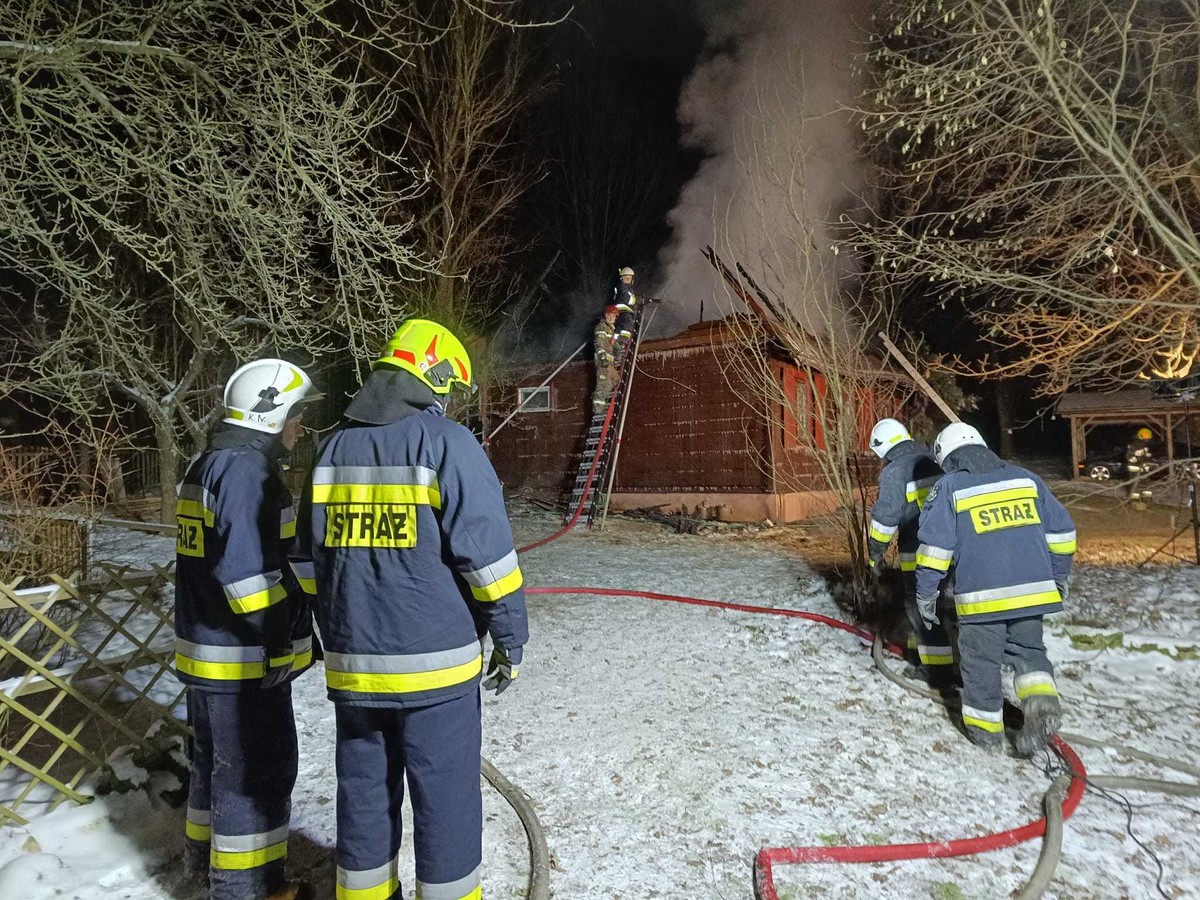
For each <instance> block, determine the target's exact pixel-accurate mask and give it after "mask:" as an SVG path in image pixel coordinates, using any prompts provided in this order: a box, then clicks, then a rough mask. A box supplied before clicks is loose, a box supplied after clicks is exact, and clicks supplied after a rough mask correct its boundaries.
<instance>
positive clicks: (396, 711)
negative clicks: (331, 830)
mask: <svg viewBox="0 0 1200 900" xmlns="http://www.w3.org/2000/svg"><path fill="white" fill-rule="evenodd" d="M471 372H472V370H471V360H470V357H469V356H468V355H467V351H466V349H465V348H464V347H463V345H462V342H461V341H459V339H458V338H457V337H456V336H455V335H454V334H453V333H451V332H450V331H449V330H448V329H446V328H444V327H443V326H441V325H439V324H438V323H436V322H432V321H429V320H427V319H410V320H408V321H407V322H405V323H404V324H403V325H402V326H401V327H400V329H399V330H398V331H397V332H396V333H395V335H393V337H392V339H391V340H390V341H388V343H387V345H386V346H385V347H384V349H383V353H382V354H381V356H380V358H379V359H378V360H377V361H376V363H375V365H374V368H373V370H372V372H371V374H370V375H369V376H368V378H367V380H366V381H365V382H364V383H363V386H362V389H361V390H359V392H358V393H357V394H356V395H355V397H354V399H353V401H352V402H351V403H350V406H349V407H348V408H347V410H346V414H345V422H344V423H343V424H342V425H341V426H340V427H339V428H337V429H336V430H335V431H334V432H333V434H332V435H330V437H329V438H328V439H327V440H326V441H325V442H324V444H323V445H322V446H321V448H320V449H319V451H318V454H317V462H316V467H315V468H314V470H313V477H312V483H311V486H310V488H309V489H308V490H307V491H306V494H305V496H304V498H303V500H302V503H301V507H300V515H299V523H300V524H299V533H298V540H297V545H296V549H295V551H294V553H293V557H292V562H293V567H294V569H295V571H296V575H297V577H298V578H299V580H300V584H301V586H302V587H303V588H304V589H305V590H306V591H308V592H310V595H311V596H312V600H313V608H314V612H315V614H316V618H317V623H318V625H319V626H320V630H321V638H322V641H323V642H324V645H325V678H326V685H327V687H328V692H329V698H330V699H331V700H332V701H333V702H334V705H335V710H336V713H335V715H336V719H337V751H336V757H337V775H338V797H337V897H338V898H339V900H356V898H370V900H391V898H395V897H399V896H400V873H399V868H398V857H397V855H398V852H399V850H400V838H401V817H400V809H401V805H402V801H403V798H404V785H405V783H407V784H408V786H409V788H410V789H411V791H412V794H411V797H412V807H413V823H414V828H415V835H414V844H415V847H416V881H417V883H416V891H415V896H417V897H424V898H427V900H434V898H444V900H470V898H478V897H479V896H480V867H481V863H482V858H483V846H482V833H483V799H482V795H481V792H480V784H479V778H480V765H481V761H480V750H481V720H480V693H479V689H480V675H481V671H482V668H483V656H482V648H481V639H482V638H483V636H484V635H490V637H491V640H492V645H493V649H492V653H491V658H490V663H489V665H488V669H487V677H486V678H485V679H484V681H483V687H484V688H486V689H488V690H494V691H495V692H496V693H497V694H499V693H501V692H502V691H504V690H506V689H507V688H508V687H509V685H511V684H512V683H513V681H515V680H516V678H517V674H518V667H519V664H520V662H521V655H522V648H523V646H524V644H525V642H526V640H527V639H528V637H529V630H528V624H527V621H526V613H525V594H524V590H523V588H522V584H523V576H522V574H521V568H520V566H519V564H518V562H517V553H516V551H515V550H514V549H513V539H512V531H511V529H510V528H509V524H508V518H507V515H506V512H505V507H504V497H503V495H502V492H501V488H500V482H499V480H498V479H497V478H496V473H495V471H494V470H493V469H492V466H491V463H490V462H489V461H488V458H487V456H485V455H484V452H483V450H482V448H481V447H480V446H479V443H478V441H476V440H475V437H474V436H473V435H472V434H471V432H470V431H469V430H468V429H466V428H465V427H463V426H462V425H459V424H457V423H455V422H451V421H449V420H447V419H446V417H445V412H444V409H445V403H446V402H447V401H448V399H449V397H450V394H451V391H453V390H458V389H462V390H466V391H473V390H474V389H475V384H474V380H473V378H472V374H471Z"/></svg>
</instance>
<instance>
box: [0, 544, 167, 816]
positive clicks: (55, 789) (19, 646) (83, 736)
mask: <svg viewBox="0 0 1200 900" xmlns="http://www.w3.org/2000/svg"><path fill="white" fill-rule="evenodd" d="M52 581H53V582H54V584H53V586H52V587H49V588H46V589H39V590H18V589H17V587H16V584H17V583H16V582H14V583H12V584H9V585H5V584H0V623H2V625H0V824H8V823H17V824H24V823H25V822H26V821H27V817H28V816H30V815H33V814H34V812H38V813H40V812H44V811H47V810H49V809H53V808H54V807H56V806H58V805H59V804H60V803H62V802H63V801H64V800H71V801H73V802H76V803H86V802H87V801H89V800H90V799H91V798H90V797H89V796H88V795H87V794H86V793H84V791H83V790H82V789H81V785H82V783H83V782H84V780H85V779H86V778H87V777H88V776H89V775H91V774H93V773H94V772H96V771H97V770H99V769H101V768H103V767H104V765H105V761H106V759H107V757H108V755H109V754H110V753H111V752H112V751H113V750H114V749H116V748H117V747H118V746H125V745H133V746H136V747H145V748H146V749H148V750H149V749H153V747H152V746H151V745H150V738H148V737H147V732H148V730H149V729H150V726H152V725H153V724H154V723H155V722H161V723H162V725H160V726H159V729H158V731H159V732H160V733H161V732H162V730H163V729H166V730H167V733H168V734H172V733H174V734H180V735H183V734H186V731H187V726H186V725H185V723H183V722H180V721H178V720H177V719H175V718H174V716H173V715H172V713H171V710H172V709H173V708H174V707H175V706H176V705H177V704H178V703H179V700H180V698H181V696H182V688H181V687H180V686H179V684H178V682H176V681H175V680H174V678H173V677H172V676H171V675H170V671H171V662H172V660H173V649H174V648H173V644H174V636H175V635H174V630H173V627H172V622H171V607H170V603H169V602H167V601H165V600H164V597H163V592H164V588H167V587H169V586H170V585H171V584H172V582H173V581H174V572H173V569H172V567H169V566H168V567H165V568H157V567H156V568H154V569H152V570H148V571H138V572H129V571H127V570H119V569H105V570H103V571H102V572H101V573H100V575H99V576H98V577H93V578H92V579H91V580H90V581H88V582H85V583H81V584H72V583H71V582H70V581H68V580H66V579H63V578H59V577H57V576H55V577H53V578H52ZM164 676H166V677H164ZM22 809H24V810H25V813H24V814H22Z"/></svg>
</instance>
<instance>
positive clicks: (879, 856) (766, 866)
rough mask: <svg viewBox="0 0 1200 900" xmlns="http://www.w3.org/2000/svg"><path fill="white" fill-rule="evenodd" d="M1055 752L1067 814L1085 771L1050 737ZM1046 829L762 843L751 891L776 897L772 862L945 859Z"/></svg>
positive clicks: (766, 898)
mask: <svg viewBox="0 0 1200 900" xmlns="http://www.w3.org/2000/svg"><path fill="white" fill-rule="evenodd" d="M1053 745H1054V750H1055V752H1057V753H1058V755H1059V756H1060V757H1062V759H1063V761H1064V762H1065V763H1066V764H1067V765H1068V766H1069V767H1070V769H1071V788H1070V790H1069V791H1068V792H1067V797H1066V800H1064V801H1063V806H1062V816H1063V818H1064V819H1068V818H1070V817H1071V814H1072V813H1074V812H1075V810H1076V808H1077V807H1078V806H1079V801H1080V800H1082V799H1083V791H1084V787H1085V779H1086V778H1087V771H1086V770H1085V769H1084V767H1083V761H1082V760H1080V758H1079V756H1078V755H1076V753H1075V751H1074V750H1072V749H1071V748H1070V746H1068V745H1067V744H1066V743H1065V742H1064V741H1062V739H1060V738H1058V737H1055V738H1053ZM1045 833H1046V819H1045V818H1044V817H1043V818H1040V819H1038V820H1037V821H1035V822H1030V823H1029V824H1028V825H1022V826H1021V827H1020V828H1011V829H1009V830H1008V831H998V832H996V833H994V834H985V835H982V836H980V837H973V838H964V839H961V840H954V841H930V842H928V843H922V844H885V845H882V846H865V847H764V848H763V849H762V850H759V851H758V856H757V857H756V858H755V860H754V892H755V896H756V897H758V898H760V900H778V898H779V894H778V893H777V892H776V890H775V876H774V872H773V871H772V865H773V864H774V863H820V862H833V863H870V862H892V861H895V860H901V859H945V858H946V857H950V856H970V855H972V854H975V853H986V852H987V851H989V850H1002V849H1004V848H1005V847H1013V846H1016V845H1017V844H1021V843H1024V842H1025V841H1032V840H1035V839H1037V838H1040V837H1042V836H1043V835H1044V834H1045Z"/></svg>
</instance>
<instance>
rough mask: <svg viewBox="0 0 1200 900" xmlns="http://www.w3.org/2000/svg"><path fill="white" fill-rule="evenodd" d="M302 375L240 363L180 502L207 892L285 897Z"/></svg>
mask: <svg viewBox="0 0 1200 900" xmlns="http://www.w3.org/2000/svg"><path fill="white" fill-rule="evenodd" d="M311 388H312V382H311V381H310V380H309V378H308V376H307V375H305V374H304V372H302V371H300V369H298V368H297V367H295V366H293V365H291V364H290V363H287V362H284V361H283V360H280V359H263V360H258V361H257V362H252V363H249V364H247V365H245V366H242V367H241V368H240V369H238V370H237V371H236V372H234V373H233V375H232V376H231V377H230V379H229V382H228V384H227V385H226V387H225V417H224V418H223V419H222V424H221V425H220V426H218V428H217V429H216V430H215V431H214V432H213V435H212V437H211V438H210V440H209V443H208V447H207V448H206V449H205V451H204V452H203V453H202V454H201V455H200V456H199V457H198V458H197V459H196V461H195V462H193V463H192V464H191V465H190V466H189V467H188V470H187V472H186V473H185V474H184V476H183V482H182V484H181V485H180V488H179V499H178V502H177V504H176V513H177V519H178V536H177V539H176V544H175V552H176V573H177V574H176V593H175V634H176V642H175V668H176V670H177V672H178V673H179V679H180V680H181V681H182V682H183V683H184V684H186V685H187V686H188V701H187V703H188V722H189V724H190V725H191V726H192V728H193V730H194V737H193V739H192V742H191V746H190V754H189V755H190V772H191V777H190V782H189V786H188V809H187V824H186V832H187V861H188V865H189V868H191V869H193V870H194V871H206V872H207V873H208V876H209V890H210V897H211V900H262V898H266V897H270V898H272V900H276V898H278V900H284V898H295V897H299V896H304V895H305V891H306V890H307V887H306V886H304V885H300V884H295V883H292V884H289V883H287V882H286V881H285V878H284V861H285V857H286V856H287V837H288V818H289V815H290V811H291V792H292V786H293V785H294V784H295V782H296V765H297V756H296V725H295V721H294V719H293V717H292V689H291V684H290V681H291V679H293V678H294V677H295V676H296V675H297V674H298V673H299V672H302V671H303V670H304V669H305V668H307V667H308V666H309V665H310V664H311V662H312V655H313V646H312V620H311V617H310V615H309V611H308V606H307V603H306V601H305V599H304V596H303V594H302V592H301V591H300V589H299V586H298V585H297V583H296V580H295V578H294V577H293V576H292V574H291V572H290V571H289V570H288V565H287V545H288V544H289V543H290V542H291V540H292V539H293V538H294V536H295V533H296V521H295V517H294V516H293V514H292V498H291V496H290V494H289V493H288V490H287V487H286V486H285V485H284V483H283V476H282V474H281V472H280V460H281V459H282V457H283V456H284V455H285V454H286V453H288V452H289V451H290V450H292V449H293V448H294V447H295V445H296V442H297V441H298V440H299V439H300V437H301V436H302V435H303V433H304V431H303V426H302V425H301V424H300V415H301V413H302V411H303V406H302V403H303V402H304V401H306V400H312V399H315V398H314V396H313V395H312V394H311V393H310V390H311Z"/></svg>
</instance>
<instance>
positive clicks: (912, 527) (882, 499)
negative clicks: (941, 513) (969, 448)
mask: <svg viewBox="0 0 1200 900" xmlns="http://www.w3.org/2000/svg"><path fill="white" fill-rule="evenodd" d="M870 443H871V449H872V450H873V451H875V453H876V455H877V456H879V457H880V459H882V460H883V461H884V464H883V468H882V469H881V470H880V471H879V498H878V499H877V500H876V501H875V505H874V506H873V507H872V508H871V525H870V533H869V535H868V538H869V541H868V544H869V553H870V559H869V564H870V566H871V568H872V571H873V572H875V573H878V572H879V569H880V566H881V564H882V562H883V556H884V554H885V553H886V552H887V549H888V545H889V544H891V542H892V538H895V539H896V546H897V550H898V552H899V560H900V571H901V576H902V579H903V582H904V608H905V613H906V615H907V618H908V620H909V622H910V624H911V625H912V628H913V633H914V634H915V635H916V648H915V650H916V654H915V656H916V659H915V662H916V663H917V664H918V667H919V669H918V670H919V671H921V672H922V673H923V674H924V675H925V677H926V679H927V680H928V682H929V684H930V686H931V687H933V688H936V689H938V690H945V689H948V688H950V687H951V686H952V684H953V680H954V679H953V668H954V649H953V647H951V645H950V638H949V637H948V636H947V634H946V629H945V627H944V626H943V625H942V624H940V623H939V624H936V625H934V626H933V627H932V628H929V627H927V626H926V625H925V621H924V620H923V619H922V618H921V614H920V613H919V612H918V611H917V544H918V543H920V542H919V541H918V540H917V526H918V524H919V517H920V514H921V507H922V506H924V505H925V497H926V495H927V494H928V493H929V489H930V488H932V487H933V486H934V485H935V484H936V483H937V481H938V479H939V478H941V477H942V470H941V469H940V468H938V464H937V463H936V462H934V459H933V454H932V453H931V452H930V450H929V448H928V447H926V446H925V445H924V444H920V443H918V442H917V441H914V440H913V437H912V435H911V434H909V433H908V429H907V428H905V427H904V425H902V424H901V423H900V422H898V421H896V420H895V419H880V420H879V421H878V422H877V423H875V427H874V428H872V429H871V442H870Z"/></svg>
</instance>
